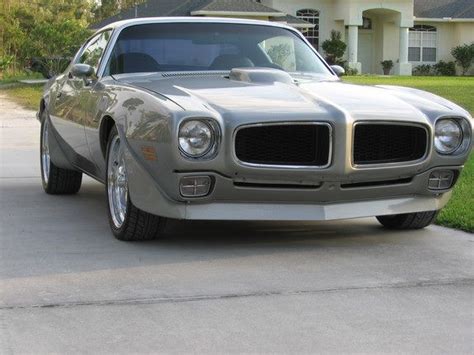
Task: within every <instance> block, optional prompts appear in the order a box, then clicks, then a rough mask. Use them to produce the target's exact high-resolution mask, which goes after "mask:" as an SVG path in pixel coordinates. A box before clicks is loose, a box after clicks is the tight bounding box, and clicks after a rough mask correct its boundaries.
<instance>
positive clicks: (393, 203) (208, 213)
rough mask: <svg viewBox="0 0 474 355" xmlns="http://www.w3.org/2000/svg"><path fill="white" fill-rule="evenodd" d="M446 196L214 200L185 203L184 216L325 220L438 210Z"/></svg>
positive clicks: (269, 219) (194, 217) (211, 218)
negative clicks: (312, 200)
mask: <svg viewBox="0 0 474 355" xmlns="http://www.w3.org/2000/svg"><path fill="white" fill-rule="evenodd" d="M450 196H451V192H448V193H445V194H443V195H440V196H437V197H429V196H407V197H399V198H390V199H381V200H372V201H353V202H338V203H334V204H324V205H322V204H277V203H274V204H271V203H219V202H214V203H209V204H200V205H186V206H185V218H186V219H195V220H199V219H204V220H259V221H329V220H334V219H346V218H359V217H372V216H382V215H392V214H400V213H411V212H423V211H434V210H439V209H441V208H443V207H444V205H445V204H446V203H447V202H448V200H449V198H450Z"/></svg>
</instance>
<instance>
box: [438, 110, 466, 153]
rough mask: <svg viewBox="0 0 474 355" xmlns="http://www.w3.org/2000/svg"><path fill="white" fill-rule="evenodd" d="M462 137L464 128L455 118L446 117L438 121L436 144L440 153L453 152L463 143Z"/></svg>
mask: <svg viewBox="0 0 474 355" xmlns="http://www.w3.org/2000/svg"><path fill="white" fill-rule="evenodd" d="M462 139H463V136H462V128H461V126H460V125H459V124H458V123H457V122H456V121H455V120H452V119H449V118H446V119H441V120H438V122H436V126H435V141H434V144H435V147H436V150H437V151H438V152H439V153H441V154H450V153H453V152H454V151H456V149H458V148H459V146H460V145H461V143H462Z"/></svg>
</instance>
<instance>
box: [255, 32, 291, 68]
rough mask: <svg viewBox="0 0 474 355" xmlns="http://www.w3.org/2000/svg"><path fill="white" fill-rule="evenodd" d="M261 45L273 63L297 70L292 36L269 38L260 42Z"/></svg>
mask: <svg viewBox="0 0 474 355" xmlns="http://www.w3.org/2000/svg"><path fill="white" fill-rule="evenodd" d="M259 46H260V48H262V49H263V51H264V52H265V53H266V54H267V55H268V57H269V58H270V60H271V61H272V63H273V64H276V65H278V66H279V67H280V68H282V69H283V70H285V71H288V72H294V71H296V55H295V44H294V41H293V39H292V38H291V37H288V36H280V37H273V38H268V39H266V40H265V41H263V42H260V43H259Z"/></svg>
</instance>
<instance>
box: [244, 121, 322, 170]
mask: <svg viewBox="0 0 474 355" xmlns="http://www.w3.org/2000/svg"><path fill="white" fill-rule="evenodd" d="M329 147H330V127H329V126H328V125H325V124H282V125H280V124H272V125H262V126H250V127H244V128H241V129H239V130H238V132H237V134H236V136H235V154H236V155H237V158H238V159H239V160H240V161H242V162H246V163H252V164H261V165H288V166H290V165H301V166H326V165H328V163H329V150H330V148H329Z"/></svg>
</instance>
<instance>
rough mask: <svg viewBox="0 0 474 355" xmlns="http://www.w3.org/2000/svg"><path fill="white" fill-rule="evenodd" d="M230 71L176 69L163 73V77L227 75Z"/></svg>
mask: <svg viewBox="0 0 474 355" xmlns="http://www.w3.org/2000/svg"><path fill="white" fill-rule="evenodd" d="M227 75H229V72H228V71H188V72H182V71H175V72H164V73H161V76H162V77H163V78H184V77H201V76H227Z"/></svg>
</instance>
